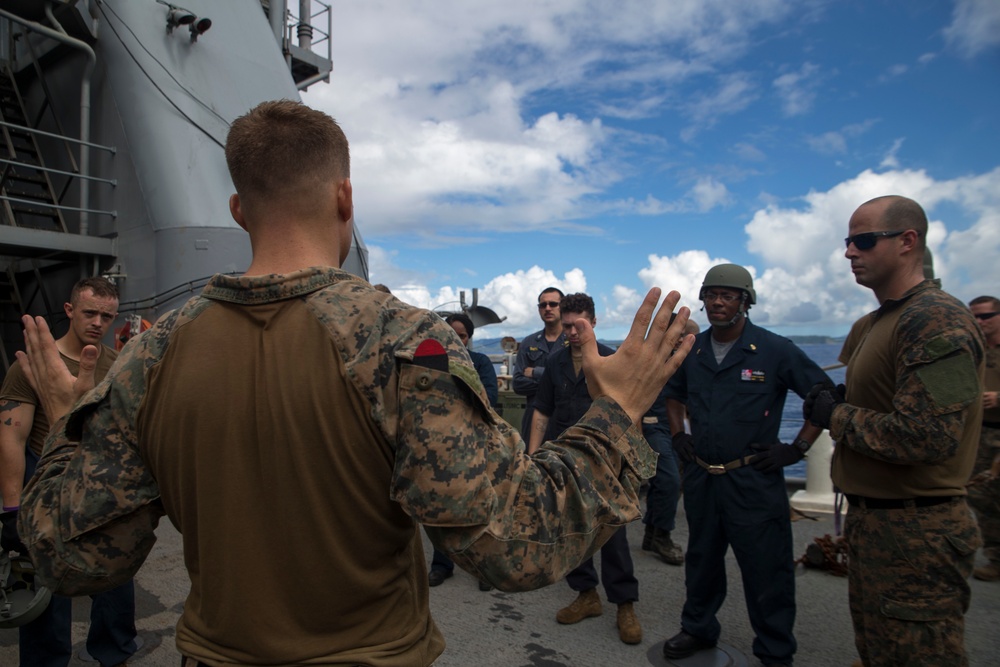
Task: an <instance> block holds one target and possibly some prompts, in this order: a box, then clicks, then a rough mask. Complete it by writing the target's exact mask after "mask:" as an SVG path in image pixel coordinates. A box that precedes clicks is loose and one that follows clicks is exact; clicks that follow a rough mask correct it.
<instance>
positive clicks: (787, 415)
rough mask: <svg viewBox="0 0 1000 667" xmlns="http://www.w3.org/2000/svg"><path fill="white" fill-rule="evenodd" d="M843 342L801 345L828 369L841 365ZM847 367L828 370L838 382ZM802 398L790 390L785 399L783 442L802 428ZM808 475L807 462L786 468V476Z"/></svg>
mask: <svg viewBox="0 0 1000 667" xmlns="http://www.w3.org/2000/svg"><path fill="white" fill-rule="evenodd" d="M841 346H842V343H822V344H802V345H799V347H800V348H801V349H802V351H803V352H805V353H806V354H807V355H808V356H809V358H810V359H812V360H813V361H815V362H816V363H817V364H819V367H820V368H823V369H827V368H828V367H829V366H832V365H839V363H840V362H838V361H837V356H838V355H839V354H840V348H841ZM844 372H845V368H844V367H840V368H835V369H829V370H827V371H826V374H827V375H829V376H830V379H831V380H833V381H834V383H836V384H840V383H841V382H843V381H844ZM802 421H803V420H802V399H801V398H799V396H798V394H796V393H795V392H792V391H790V392H788V398H787V399H786V400H785V411H784V413H782V415H781V431H780V432H779V434H778V435H779V437H780V438H781V441H782V442H791V441H792V440H794V439H795V436H796V435H797V434H798V432H799V429H801V428H802ZM805 476H806V462H805V461H799V462H798V463H796V464H795V465H791V466H788V467H787V468H785V477H801V478H805Z"/></svg>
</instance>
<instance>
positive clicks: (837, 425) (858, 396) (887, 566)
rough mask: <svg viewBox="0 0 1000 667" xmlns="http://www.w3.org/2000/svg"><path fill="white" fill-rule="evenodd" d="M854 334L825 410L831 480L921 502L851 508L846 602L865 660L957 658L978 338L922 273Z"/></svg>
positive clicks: (961, 657) (893, 662)
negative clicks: (841, 388) (839, 391)
mask: <svg viewBox="0 0 1000 667" xmlns="http://www.w3.org/2000/svg"><path fill="white" fill-rule="evenodd" d="M862 326H863V327H864V329H863V330H861V335H852V336H851V337H850V340H851V341H853V343H852V345H853V346H854V349H851V350H847V349H845V355H846V356H847V357H848V358H849V361H848V370H847V402H846V403H844V404H841V405H838V406H837V407H835V408H834V412H833V417H832V419H831V425H830V434H831V436H832V437H833V438H834V440H835V441H836V442H837V448H836V451H835V453H834V457H835V460H834V471H833V472H834V483H835V484H836V485H837V486H838V487H839V488H840V489H841V490H843V491H845V492H847V493H853V494H857V495H861V496H868V497H877V498H895V499H899V498H909V497H914V496H925V497H926V496H935V495H937V496H945V497H953V499H952V500H949V501H947V502H945V503H942V504H938V505H933V506H930V507H924V508H916V507H910V508H904V509H888V510H870V509H863V508H861V507H856V506H853V505H852V506H851V508H850V511H849V512H848V514H847V520H846V525H845V536H846V538H847V541H848V545H849V548H850V563H849V569H850V574H849V587H848V592H849V599H850V608H851V618H852V621H853V623H854V628H855V642H856V644H857V648H858V652H859V654H860V655H861V658H862V661H863V662H864V664H865V665H866V667H900V666H904V665H912V666H914V667H916V666H917V665H920V666H921V667H937V666H944V665H949V666H957V665H966V664H967V659H966V657H965V647H964V614H965V612H966V610H967V609H968V606H969V596H970V590H969V585H968V582H967V581H966V580H967V578H968V576H969V574H970V573H971V572H972V566H973V559H974V556H975V551H976V549H977V548H978V547H979V545H980V537H979V531H978V528H977V525H976V521H975V519H974V517H973V516H972V512H971V510H970V509H969V507H968V504H967V503H966V501H965V498H964V494H965V483H964V482H963V481H961V480H968V477H969V473H970V472H971V470H972V465H973V460H974V458H975V448H976V445H977V444H978V439H979V430H980V422H981V420H982V400H981V387H980V382H981V378H982V373H983V368H984V361H983V357H984V349H985V341H984V340H983V337H982V333H981V332H980V331H979V328H978V327H977V326H976V324H975V322H974V320H973V318H972V314H971V312H970V311H969V309H968V308H966V307H965V305H964V304H963V303H961V302H960V301H958V300H957V299H955V298H954V297H952V296H950V295H948V294H946V293H944V292H942V291H941V290H940V288H939V283H938V281H935V280H925V281H923V282H922V283H920V284H919V285H917V286H915V287H914V288H913V289H911V290H909V291H908V292H907V293H906V294H904V295H903V297H902V298H900V299H898V300H891V301H886V302H885V303H884V304H883V305H882V307H881V308H880V309H879V310H878V311H876V313H873V314H872V315H871V316H869V317H868V318H867V319H866V321H865V323H864V325H862Z"/></svg>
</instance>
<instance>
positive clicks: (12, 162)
mask: <svg viewBox="0 0 1000 667" xmlns="http://www.w3.org/2000/svg"><path fill="white" fill-rule="evenodd" d="M0 164H10V165H13V166H15V167H31V168H32V169H35V170H37V171H47V172H49V173H50V174H59V175H60V176H69V177H70V178H84V179H86V180H88V181H97V182H99V183H107V184H108V185H111V186H112V187H117V186H118V179H117V178H101V177H100V176H87V175H85V174H78V173H76V172H75V171H64V170H62V169H54V168H52V167H42V166H40V165H37V164H31V163H30V162H17V161H15V160H6V159H4V158H0Z"/></svg>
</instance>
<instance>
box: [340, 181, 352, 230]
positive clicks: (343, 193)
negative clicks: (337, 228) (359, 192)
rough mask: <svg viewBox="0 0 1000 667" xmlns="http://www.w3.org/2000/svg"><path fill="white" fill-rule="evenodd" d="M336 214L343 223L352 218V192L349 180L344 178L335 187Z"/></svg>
mask: <svg viewBox="0 0 1000 667" xmlns="http://www.w3.org/2000/svg"><path fill="white" fill-rule="evenodd" d="M337 214H338V215H339V216H340V219H341V220H343V221H345V222H346V221H348V220H350V219H351V218H353V217H354V190H353V189H352V188H351V179H349V178H345V179H344V180H343V181H341V182H340V184H339V185H338V186H337Z"/></svg>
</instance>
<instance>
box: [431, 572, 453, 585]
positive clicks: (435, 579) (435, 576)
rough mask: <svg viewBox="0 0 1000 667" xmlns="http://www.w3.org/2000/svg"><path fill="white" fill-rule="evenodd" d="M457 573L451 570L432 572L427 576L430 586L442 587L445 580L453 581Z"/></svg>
mask: <svg viewBox="0 0 1000 667" xmlns="http://www.w3.org/2000/svg"><path fill="white" fill-rule="evenodd" d="M453 576H455V573H454V572H452V571H451V570H431V571H430V573H429V574H428V575H427V585H428V586H440V585H441V584H443V583H444V580H445V579H451V578H452V577H453Z"/></svg>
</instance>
